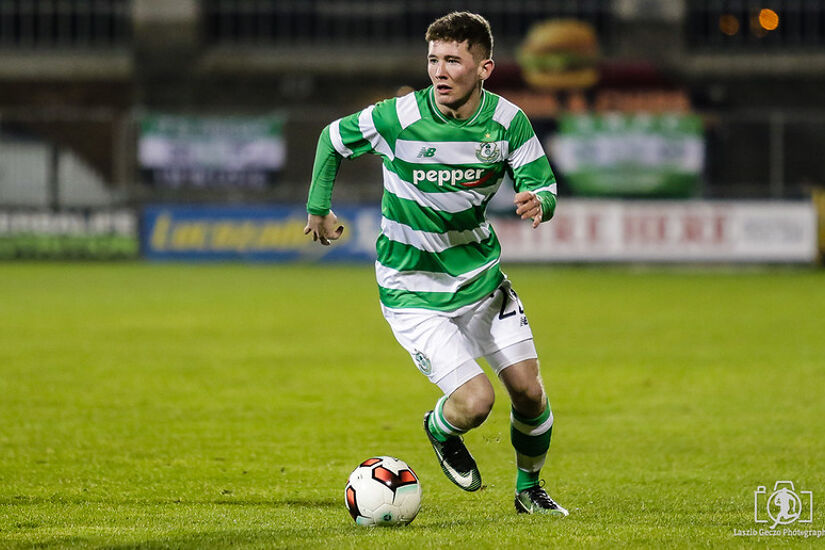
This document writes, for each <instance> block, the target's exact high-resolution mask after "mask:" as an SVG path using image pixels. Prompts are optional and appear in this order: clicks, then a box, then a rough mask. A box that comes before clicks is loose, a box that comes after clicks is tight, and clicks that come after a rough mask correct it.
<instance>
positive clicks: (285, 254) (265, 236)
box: [140, 205, 381, 262]
mask: <svg viewBox="0 0 825 550" xmlns="http://www.w3.org/2000/svg"><path fill="white" fill-rule="evenodd" d="M335 214H336V215H337V216H338V218H339V220H340V221H341V223H342V224H343V225H344V226H345V230H344V234H343V235H342V236H341V239H340V240H339V241H337V242H336V243H335V244H334V245H333V246H321V245H320V244H319V243H316V242H313V241H312V238H311V237H309V236H308V235H304V227H305V226H306V219H307V214H306V209H305V208H304V206H302V205H294V206H284V205H276V206H200V205H191V206H189V205H152V206H147V207H145V208H144V210H143V213H142V219H141V224H140V227H141V228H140V247H141V253H142V254H143V256H144V257H145V258H147V259H149V260H175V261H231V260H243V261H260V262H284V261H316V260H324V261H326V260H330V261H362V262H372V261H374V260H375V240H376V238H377V237H378V233H379V231H380V224H381V212H380V209H379V208H378V207H377V206H375V207H340V208H336V209H335Z"/></svg>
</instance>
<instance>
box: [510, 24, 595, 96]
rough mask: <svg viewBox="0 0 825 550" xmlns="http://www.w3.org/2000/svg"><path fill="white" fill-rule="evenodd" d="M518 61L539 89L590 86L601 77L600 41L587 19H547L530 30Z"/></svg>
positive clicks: (568, 88) (578, 88) (520, 50)
mask: <svg viewBox="0 0 825 550" xmlns="http://www.w3.org/2000/svg"><path fill="white" fill-rule="evenodd" d="M518 62H519V65H520V66H521V70H522V75H523V77H524V80H525V81H526V82H527V83H528V84H529V85H530V86H531V87H533V88H536V89H538V90H547V91H552V90H581V89H584V88H589V87H591V86H593V85H594V84H596V82H597V81H598V80H599V72H598V63H599V41H598V38H597V37H596V32H595V31H594V30H593V27H592V26H591V25H589V24H588V23H585V22H583V21H577V20H574V19H552V20H549V21H544V22H541V23H537V24H536V25H533V27H531V28H530V30H529V31H528V33H527V36H526V37H525V39H524V43H523V44H522V45H521V48H520V49H519V52H518Z"/></svg>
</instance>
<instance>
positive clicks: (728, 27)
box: [719, 13, 739, 36]
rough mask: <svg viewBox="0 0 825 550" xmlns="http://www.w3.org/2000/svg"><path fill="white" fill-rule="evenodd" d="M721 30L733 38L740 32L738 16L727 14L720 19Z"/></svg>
mask: <svg viewBox="0 0 825 550" xmlns="http://www.w3.org/2000/svg"><path fill="white" fill-rule="evenodd" d="M719 30H720V31H722V33H723V34H726V35H728V36H733V35H734V34H736V33H737V32H739V20H738V19H737V18H736V16H734V15H731V14H729V13H726V14H725V15H723V16H721V17H720V18H719Z"/></svg>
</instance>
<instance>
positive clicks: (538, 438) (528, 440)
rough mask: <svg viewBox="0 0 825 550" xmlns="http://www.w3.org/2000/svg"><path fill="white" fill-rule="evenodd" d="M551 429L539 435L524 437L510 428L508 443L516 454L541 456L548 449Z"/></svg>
mask: <svg viewBox="0 0 825 550" xmlns="http://www.w3.org/2000/svg"><path fill="white" fill-rule="evenodd" d="M552 433H553V427H552V426H551V427H550V429H549V430H547V431H546V432H544V433H543V434H541V435H525V434H523V433H521V432H520V431H518V430H516V429H515V428H514V427H513V426H512V425H511V426H510V441H511V442H512V444H513V448H514V449H515V450H516V452H517V453H520V454H523V455H527V456H541V455H543V454H545V453H547V449H549V448H550V436H551V435H552Z"/></svg>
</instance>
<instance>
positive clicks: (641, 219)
mask: <svg viewBox="0 0 825 550" xmlns="http://www.w3.org/2000/svg"><path fill="white" fill-rule="evenodd" d="M816 224H817V219H816V211H815V209H814V206H813V204H812V203H810V202H791V201H618V200H616V201H612V200H582V199H565V198H562V199H561V200H560V201H559V206H558V209H557V211H556V216H555V217H554V219H553V220H552V221H551V222H550V223H545V224H542V225H541V226H539V228H538V229H536V230H533V229H532V228H531V227H530V224H528V223H526V222H524V221H521V220H519V219H517V218H502V217H497V218H495V219H494V220H493V225H494V227H495V229H496V233H497V234H498V236H499V239H500V241H501V245H502V259H504V260H505V261H517V262H544V261H547V262H552V261H565V262H612V261H644V262H788V263H801V262H812V261H814V260H815V258H816V254H817V229H816V227H817V226H816Z"/></svg>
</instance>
